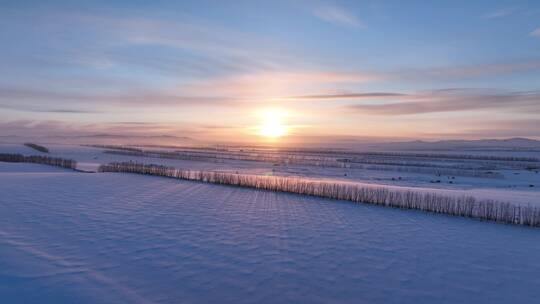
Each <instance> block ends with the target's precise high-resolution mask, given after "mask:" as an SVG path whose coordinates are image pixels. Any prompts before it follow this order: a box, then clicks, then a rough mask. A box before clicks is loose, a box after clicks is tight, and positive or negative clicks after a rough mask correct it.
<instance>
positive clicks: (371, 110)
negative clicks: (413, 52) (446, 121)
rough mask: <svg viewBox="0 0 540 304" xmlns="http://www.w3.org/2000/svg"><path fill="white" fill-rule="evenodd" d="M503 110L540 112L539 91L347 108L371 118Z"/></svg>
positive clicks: (459, 93)
mask: <svg viewBox="0 0 540 304" xmlns="http://www.w3.org/2000/svg"><path fill="white" fill-rule="evenodd" d="M503 108H504V109H509V110H511V111H513V112H527V113H540V91H530V92H501V91H496V90H494V91H489V90H477V89H445V90H437V91H431V92H420V93H413V94H406V95H403V96H402V97H401V98H399V99H397V100H396V101H394V102H392V103H384V104H365V105H364V104H356V105H350V106H347V110H354V111H357V113H363V114H371V115H412V114H425V113H440V112H459V111H472V110H489V109H503Z"/></svg>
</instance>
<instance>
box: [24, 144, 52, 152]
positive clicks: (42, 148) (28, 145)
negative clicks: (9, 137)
mask: <svg viewBox="0 0 540 304" xmlns="http://www.w3.org/2000/svg"><path fill="white" fill-rule="evenodd" d="M24 145H25V146H27V147H28V148H32V149H34V150H36V151H39V152H43V153H49V149H47V147H44V146H40V145H38V144H33V143H25V144H24Z"/></svg>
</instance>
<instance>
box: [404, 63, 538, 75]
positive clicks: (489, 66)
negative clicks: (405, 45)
mask: <svg viewBox="0 0 540 304" xmlns="http://www.w3.org/2000/svg"><path fill="white" fill-rule="evenodd" d="M527 71H540V59H531V60H525V61H515V62H498V63H486V64H476V65H466V66H453V67H452V66H450V67H438V68H429V69H422V70H408V71H402V72H399V73H393V75H395V76H396V77H398V78H402V79H414V78H418V79H435V78H437V79H463V78H474V77H482V76H494V75H508V74H513V73H521V72H527Z"/></svg>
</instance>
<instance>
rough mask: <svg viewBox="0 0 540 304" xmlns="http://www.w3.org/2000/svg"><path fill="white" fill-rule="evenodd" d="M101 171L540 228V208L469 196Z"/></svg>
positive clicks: (146, 170)
mask: <svg viewBox="0 0 540 304" xmlns="http://www.w3.org/2000/svg"><path fill="white" fill-rule="evenodd" d="M99 171H100V172H126V173H137V174H146V175H156V176H164V177H170V178H177V179H184V180H193V181H202V182H207V183H214V184H225V185H233V186H239V187H248V188H256V189H264V190H271V191H281V192H289V193H296V194H303V195H311V196H318V197H324V198H332V199H340V200H347V201H353V202H358V203H369V204H375V205H383V206H389V207H395V208H403V209H417V210H423V211H429V212H435V213H444V214H449V215H456V216H463V217H471V218H478V219H483V220H491V221H496V222H502V223H509V224H518V225H526V226H535V227H540V208H539V207H535V206H524V205H516V204H511V203H505V202H499V201H493V200H478V199H476V198H474V197H468V196H450V195H444V194H438V193H431V192H421V191H415V190H397V189H388V188H384V187H377V186H366V185H359V184H354V183H340V182H328V181H317V180H311V179H303V178H294V177H282V176H261V175H248V174H231V173H226V172H211V171H189V170H180V169H176V168H172V167H165V166H159V165H145V164H138V163H133V162H124V163H111V164H108V165H102V166H100V168H99Z"/></svg>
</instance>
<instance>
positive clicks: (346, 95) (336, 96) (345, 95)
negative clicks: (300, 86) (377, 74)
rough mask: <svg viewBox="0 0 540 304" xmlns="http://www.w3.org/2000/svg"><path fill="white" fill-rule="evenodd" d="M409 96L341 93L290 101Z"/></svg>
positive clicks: (296, 97) (380, 93)
mask: <svg viewBox="0 0 540 304" xmlns="http://www.w3.org/2000/svg"><path fill="white" fill-rule="evenodd" d="M403 96H407V95H406V94H403V93H393V92H368V93H340V94H318V95H300V96H291V97H288V98H289V99H293V100H294V99H309V100H338V99H356V100H358V99H378V98H391V97H403Z"/></svg>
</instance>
